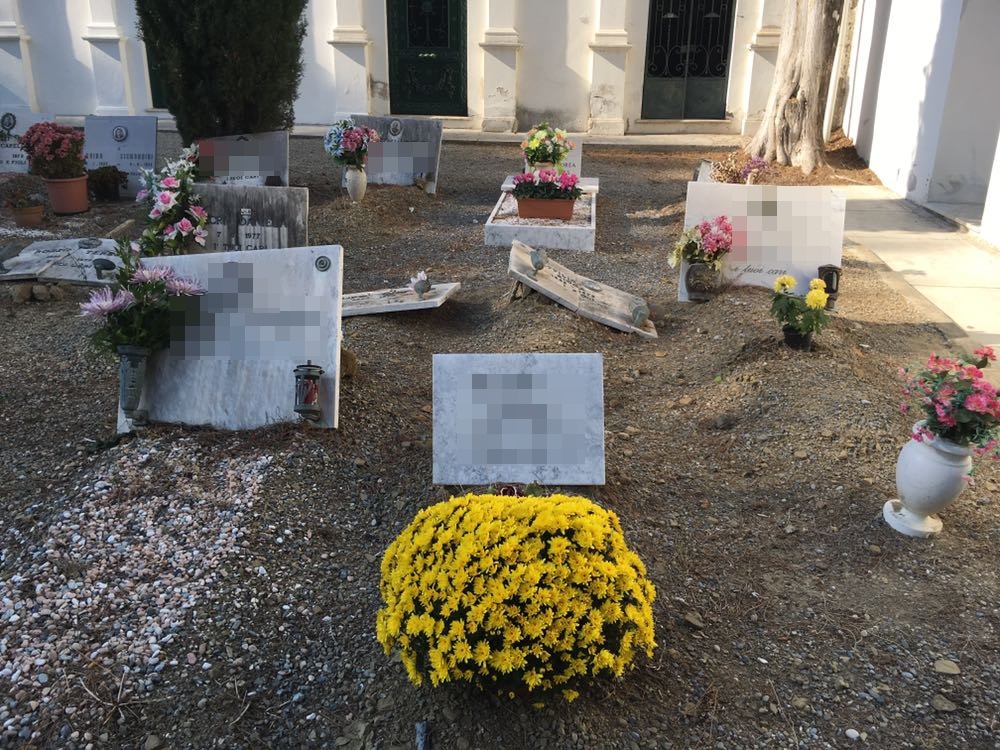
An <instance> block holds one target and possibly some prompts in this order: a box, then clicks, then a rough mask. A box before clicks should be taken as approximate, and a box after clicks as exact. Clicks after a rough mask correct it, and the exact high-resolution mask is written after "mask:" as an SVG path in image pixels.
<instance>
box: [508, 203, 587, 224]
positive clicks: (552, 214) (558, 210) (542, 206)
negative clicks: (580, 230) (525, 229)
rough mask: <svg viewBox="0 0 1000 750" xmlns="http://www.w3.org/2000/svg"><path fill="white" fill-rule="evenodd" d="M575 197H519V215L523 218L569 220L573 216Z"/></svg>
mask: <svg viewBox="0 0 1000 750" xmlns="http://www.w3.org/2000/svg"><path fill="white" fill-rule="evenodd" d="M575 204H576V199H574V198H518V199H517V215H518V216H520V217H521V218H522V219H559V220H561V221H569V220H570V219H572V218H573V206H574V205H575Z"/></svg>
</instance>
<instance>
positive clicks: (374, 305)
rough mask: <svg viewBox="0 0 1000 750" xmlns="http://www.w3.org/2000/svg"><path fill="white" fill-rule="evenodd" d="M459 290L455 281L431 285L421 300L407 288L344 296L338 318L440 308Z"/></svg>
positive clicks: (459, 287)
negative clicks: (341, 310)
mask: <svg viewBox="0 0 1000 750" xmlns="http://www.w3.org/2000/svg"><path fill="white" fill-rule="evenodd" d="M461 288H462V285H461V284H460V283H459V282H457V281H453V282H451V283H449V284H433V285H432V286H431V290H430V291H429V292H427V294H425V295H424V298H423V299H420V298H419V297H418V296H417V293H416V292H414V291H413V290H411V289H409V288H408V287H403V288H401V289H378V290H376V291H374V292H358V293H356V294H345V295H344V310H343V312H342V313H341V314H340V317H342V318H349V317H351V316H353V315H375V314H377V313H393V312H406V311H407V310H428V309H432V308H435V307H441V305H443V304H444V303H445V302H446V301H447V300H448V298H449V297H451V295H453V294H454V293H455V292H457V291H458V290H459V289H461Z"/></svg>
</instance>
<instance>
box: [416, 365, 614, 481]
mask: <svg viewBox="0 0 1000 750" xmlns="http://www.w3.org/2000/svg"><path fill="white" fill-rule="evenodd" d="M433 371H434V440H433V442H434V469H433V481H434V483H435V484H464V485H481V484H492V483H494V482H524V483H528V482H536V483H538V484H556V485H579V484H587V485H593V484H604V360H603V358H602V355H600V354H435V355H434V357H433Z"/></svg>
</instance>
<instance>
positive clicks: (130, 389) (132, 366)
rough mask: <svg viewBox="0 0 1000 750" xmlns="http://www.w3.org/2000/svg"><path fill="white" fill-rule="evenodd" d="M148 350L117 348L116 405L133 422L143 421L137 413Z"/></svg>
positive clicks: (126, 347)
mask: <svg viewBox="0 0 1000 750" xmlns="http://www.w3.org/2000/svg"><path fill="white" fill-rule="evenodd" d="M148 358H149V349H146V348H145V347H142V346H119V347H118V404H119V406H121V409H122V411H123V412H124V413H125V416H126V417H128V418H129V419H130V420H133V421H139V422H141V421H144V418H145V415H144V414H143V413H142V412H140V411H139V401H140V399H141V398H142V388H143V386H144V385H145V382H146V362H147V360H148Z"/></svg>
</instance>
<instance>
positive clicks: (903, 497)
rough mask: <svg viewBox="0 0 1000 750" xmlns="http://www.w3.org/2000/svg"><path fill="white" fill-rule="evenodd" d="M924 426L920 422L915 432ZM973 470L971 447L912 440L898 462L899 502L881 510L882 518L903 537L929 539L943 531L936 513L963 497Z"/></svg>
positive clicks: (935, 438) (936, 440) (945, 442)
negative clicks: (903, 535) (967, 479)
mask: <svg viewBox="0 0 1000 750" xmlns="http://www.w3.org/2000/svg"><path fill="white" fill-rule="evenodd" d="M922 426H923V422H917V424H915V425H914V426H913V430H914V432H916V430H917V429H919V428H920V427H922ZM971 469H972V448H970V447H969V446H966V445H959V444H958V443H953V442H952V441H951V440H945V439H944V438H941V437H936V436H935V437H933V438H925V439H924V440H910V441H908V442H907V443H906V445H904V446H903V449H902V450H901V451H900V452H899V458H898V459H897V460H896V492H898V493H899V499H898V500H897V499H894V500H889V501H888V502H886V504H885V505H884V506H883V507H882V516H883V517H884V518H885V520H886V523H888V524H889V525H890V526H892V528H894V529H895V530H896V531H898V532H899V533H901V534H906V535H907V536H915V537H929V536H934V535H936V534H939V533H940V532H941V526H942V524H941V519H940V518H938V517H937V515H936V514H937V513H939V512H940V511H942V510H944V509H945V508H947V507H948V506H949V505H951V504H952V503H953V502H955V500H956V499H957V498H958V496H959V495H960V494H962V490H964V489H965V486H966V483H967V482H966V477H967V476H968V474H969V471H970V470H971Z"/></svg>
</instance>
